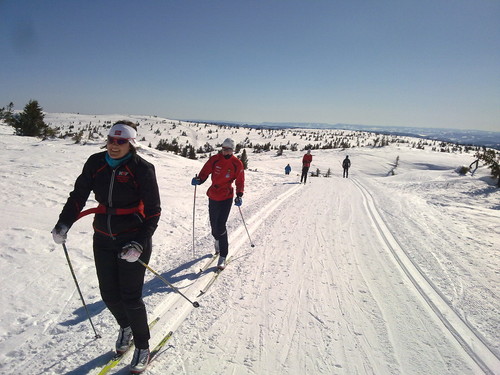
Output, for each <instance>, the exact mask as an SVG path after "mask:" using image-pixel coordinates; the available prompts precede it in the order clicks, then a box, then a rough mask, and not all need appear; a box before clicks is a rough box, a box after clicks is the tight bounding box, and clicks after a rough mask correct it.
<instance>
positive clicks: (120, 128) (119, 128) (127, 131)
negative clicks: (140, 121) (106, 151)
mask: <svg viewBox="0 0 500 375" xmlns="http://www.w3.org/2000/svg"><path fill="white" fill-rule="evenodd" d="M108 135H109V136H110V137H118V138H126V139H128V140H129V142H130V143H132V144H133V143H135V137H137V132H136V131H135V129H134V128H132V127H130V126H128V125H125V124H115V125H113V127H112V128H111V129H109V134H108Z"/></svg>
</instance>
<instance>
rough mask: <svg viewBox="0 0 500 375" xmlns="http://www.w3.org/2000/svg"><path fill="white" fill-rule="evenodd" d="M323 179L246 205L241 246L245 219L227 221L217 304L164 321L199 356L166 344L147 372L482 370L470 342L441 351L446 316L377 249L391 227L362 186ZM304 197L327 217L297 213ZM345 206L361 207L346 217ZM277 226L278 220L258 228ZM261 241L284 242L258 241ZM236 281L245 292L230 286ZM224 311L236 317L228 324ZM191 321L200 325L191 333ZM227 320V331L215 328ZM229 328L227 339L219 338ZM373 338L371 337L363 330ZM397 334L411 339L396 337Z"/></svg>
mask: <svg viewBox="0 0 500 375" xmlns="http://www.w3.org/2000/svg"><path fill="white" fill-rule="evenodd" d="M316 182H317V184H316ZM336 183H343V184H350V183H351V182H350V181H348V180H339V181H337V182H336ZM333 186H334V184H331V183H328V180H326V181H325V180H318V181H315V184H314V185H313V184H307V185H305V186H303V185H294V186H293V187H292V188H290V189H288V190H287V191H285V192H284V193H282V194H281V195H280V196H278V197H276V198H275V199H274V200H272V201H271V202H270V203H269V204H268V205H267V206H265V207H264V208H263V209H261V210H260V211H258V212H256V213H254V214H253V215H252V216H251V218H250V219H249V220H248V221H247V222H248V227H249V231H250V234H251V235H257V238H259V241H258V245H256V246H258V249H259V250H253V251H251V252H249V251H247V250H246V248H248V245H247V244H245V242H248V238H247V237H246V233H245V232H244V228H243V227H242V226H240V227H239V228H238V229H239V232H238V231H236V232H235V233H234V234H233V236H231V238H232V241H231V244H232V245H231V249H232V253H233V256H234V257H235V260H233V262H232V264H231V265H230V266H228V269H227V270H226V271H224V273H223V274H222V275H221V276H220V277H219V280H218V282H217V283H216V285H214V286H213V288H212V289H210V291H209V292H208V293H207V295H206V296H203V297H202V298H203V299H204V300H205V301H206V302H205V304H209V305H210V307H211V308H212V309H214V308H215V307H216V310H211V311H210V312H209V314H208V315H209V316H208V317H207V315H206V314H207V312H203V311H202V310H203V309H201V308H200V309H197V310H195V311H193V312H192V315H191V316H187V314H189V311H187V310H186V311H184V313H185V314H186V316H183V317H182V318H178V319H177V321H176V323H175V324H174V326H176V327H179V326H180V332H179V334H178V335H177V336H175V334H174V339H173V340H174V341H175V342H178V344H179V346H180V347H182V348H183V349H182V350H188V351H190V350H194V351H197V352H200V353H202V354H201V355H200V358H198V360H197V362H196V363H190V362H183V361H182V360H181V358H182V355H181V354H180V353H175V355H172V357H174V358H176V359H177V360H174V361H168V360H167V362H162V365H163V366H159V365H158V366H157V367H161V369H155V367H154V366H153V367H152V368H151V369H150V370H149V372H150V373H152V374H160V373H162V372H163V371H168V372H173V373H182V374H203V373H206V371H207V369H211V370H210V373H213V374H263V373H265V374H293V373H296V371H300V372H302V373H306V374H344V373H345V374H357V373H360V374H400V373H416V374H427V373H429V371H430V370H431V369H434V368H436V361H437V362H438V363H440V364H441V366H442V372H440V373H442V374H457V373H461V371H464V370H465V372H466V373H474V374H475V373H483V371H484V372H485V373H488V371H487V370H486V371H485V369H484V368H483V369H482V370H481V369H480V368H478V366H477V365H476V363H475V362H474V361H473V360H472V359H471V358H470V357H469V355H472V358H473V359H475V360H477V358H474V357H475V355H477V353H474V352H469V353H468V354H469V355H467V354H466V353H464V355H463V357H462V358H456V357H454V356H453V355H452V354H451V353H452V352H451V351H453V350H457V347H458V346H459V345H458V343H457V342H456V341H455V338H453V337H451V335H450V331H449V330H450V328H449V327H448V328H447V329H443V328H442V327H440V325H441V324H440V322H439V321H437V319H436V313H435V311H429V309H428V306H426V305H425V303H422V300H421V299H420V298H419V295H418V293H417V292H416V290H415V285H414V284H412V283H411V282H410V281H409V280H408V278H407V275H406V274H405V270H404V269H402V268H401V266H400V265H399V264H398V262H396V260H395V259H394V255H393V254H392V253H391V251H388V249H387V247H386V243H387V241H388V237H389V236H390V234H388V233H387V232H386V231H385V230H384V229H382V228H383V227H382V225H383V222H381V219H380V218H378V217H376V216H375V215H374V213H373V212H372V211H370V209H369V208H368V204H367V199H368V197H369V195H367V193H366V192H365V191H364V189H363V188H362V187H361V185H360V184H359V182H358V183H353V186H352V189H350V190H349V189H342V191H344V192H345V191H350V194H349V196H339V195H338V193H336V191H335V189H334V188H333ZM356 186H358V189H356ZM311 196H312V197H328V199H331V200H332V202H328V203H329V204H328V205H322V204H321V199H316V200H314V199H312V198H310V197H311ZM291 197H293V199H288V198H291ZM307 205H314V206H315V207H317V213H316V215H319V216H321V215H325V216H328V217H331V221H328V222H326V221H321V220H320V221H319V223H320V225H316V224H315V223H314V220H311V219H310V218H308V219H305V220H300V218H301V212H303V210H305V206H307ZM361 206H362V207H361ZM325 209H326V211H325ZM371 210H373V208H371ZM355 212H356V213H359V212H365V213H366V215H365V216H363V217H354V216H353V213H355ZM313 217H314V216H313ZM290 218H298V220H293V219H292V220H290ZM321 223H328V225H326V224H323V225H321ZM304 225H306V226H307V227H308V231H307V235H306V236H304V237H303V238H299V239H297V238H294V239H295V240H296V242H293V243H292V242H291V241H290V240H289V236H290V233H293V232H294V231H301V229H302V227H303V226H304ZM276 226H278V227H282V228H286V230H282V231H277V230H269V231H266V228H267V227H271V228H274V227H276ZM266 232H268V233H273V234H274V237H272V238H271V237H270V236H269V234H266ZM276 233H279V236H278V237H277V238H276V237H275V236H276ZM235 238H237V239H239V241H238V240H235ZM374 238H378V241H374ZM271 243H279V244H282V245H283V246H282V247H279V248H278V247H275V246H269V247H266V244H271ZM292 250H293V251H292ZM297 250H299V251H297ZM262 258H263V259H262ZM238 260H241V261H240V262H238ZM381 272H383V274H381ZM269 274H272V275H274V280H275V281H274V283H272V284H271V285H263V283H261V282H260V280H262V279H269ZM243 277H244V278H243ZM202 280H203V278H201V279H200V281H199V283H202V282H203V283H204V281H202ZM246 283H250V284H252V286H253V287H252V288H248V287H246V286H245V284H246ZM197 284H198V282H197V283H196V285H197ZM193 289H195V290H198V287H197V286H193ZM239 290H252V291H253V292H252V294H251V295H241V293H238V291H239ZM226 293H227V295H225V294H226ZM325 296H326V297H325ZM200 303H202V305H203V304H204V303H203V302H200ZM394 306H399V308H398V309H396V310H395V309H394ZM190 310H191V311H192V310H193V309H192V308H191V309H190ZM402 311H404V314H402V313H401V312H402ZM176 314H177V316H178V317H179V314H178V312H177V313H176ZM437 317H439V318H441V317H440V316H437ZM183 322H184V323H185V324H184V325H182V323H183ZM231 322H240V323H243V324H238V325H234V326H233V327H232V326H231ZM181 325H182V326H181ZM193 327H194V328H196V330H195V331H196V332H205V331H206V332H207V336H206V337H199V336H198V335H195V337H192V335H190V334H189V332H190V330H191V329H192V328H193ZM409 327H411V330H410V331H408V328H409ZM169 329H170V328H169ZM234 330H237V332H234ZM228 332H231V335H225V333H228ZM304 332H305V334H304ZM235 336H236V337H237V338H238V340H236V341H235V340H232V339H229V340H225V337H235ZM188 337H190V338H191V339H190V340H191V341H188V340H189V339H188ZM318 337H319V338H321V340H320V341H318ZM373 338H377V342H371V341H370V340H373ZM401 343H404V345H406V346H408V347H411V349H409V348H400V347H398V345H401ZM173 346H174V347H173V348H172V349H173V350H175V345H173ZM433 346H434V348H433V349H432V347H433ZM203 348H205V349H203ZM256 348H260V350H256ZM381 348H383V349H381ZM429 348H431V349H429ZM408 353H411V355H408ZM431 361H432V366H429V365H428V364H429V363H431ZM269 363H274V367H273V368H269V367H268V366H269V365H268V364H269ZM263 366H264V367H263Z"/></svg>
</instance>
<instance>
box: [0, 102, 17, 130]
mask: <svg viewBox="0 0 500 375" xmlns="http://www.w3.org/2000/svg"><path fill="white" fill-rule="evenodd" d="M13 116H14V103H12V102H10V103H9V105H8V106H7V107H2V108H0V120H5V122H6V123H7V124H9V125H10V123H11V121H12V118H13Z"/></svg>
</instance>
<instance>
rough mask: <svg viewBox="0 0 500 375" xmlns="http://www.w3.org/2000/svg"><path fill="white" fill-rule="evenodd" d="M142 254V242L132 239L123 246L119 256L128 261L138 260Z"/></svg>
mask: <svg viewBox="0 0 500 375" xmlns="http://www.w3.org/2000/svg"><path fill="white" fill-rule="evenodd" d="M141 254H142V246H141V244H140V243H138V242H135V241H131V242H129V243H128V244H126V245H125V246H123V247H122V252H121V253H120V254H118V258H120V259H123V260H126V261H127V262H130V263H132V262H137V259H139V257H140V256H141Z"/></svg>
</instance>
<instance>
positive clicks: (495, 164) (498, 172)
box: [476, 149, 500, 187]
mask: <svg viewBox="0 0 500 375" xmlns="http://www.w3.org/2000/svg"><path fill="white" fill-rule="evenodd" d="M476 157H477V158H478V159H480V160H482V161H484V163H485V164H486V166H487V167H488V168H490V169H491V176H492V177H493V178H498V182H497V187H500V163H499V160H500V158H499V157H498V155H497V153H496V151H495V150H493V149H488V150H486V149H485V150H484V151H483V153H480V152H478V153H477V154H476Z"/></svg>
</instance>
